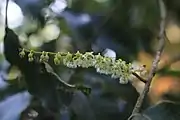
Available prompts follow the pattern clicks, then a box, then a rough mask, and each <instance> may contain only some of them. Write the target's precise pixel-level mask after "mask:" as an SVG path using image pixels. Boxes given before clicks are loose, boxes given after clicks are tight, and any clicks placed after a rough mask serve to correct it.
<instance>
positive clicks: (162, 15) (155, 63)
mask: <svg viewBox="0 0 180 120" xmlns="http://www.w3.org/2000/svg"><path fill="white" fill-rule="evenodd" d="M158 4H159V8H160V18H161V21H160V31H159V36H158V38H159V47H158V50H157V52H156V56H155V58H154V60H153V63H152V68H151V70H150V73H149V75H148V78H147V83H146V85H145V88H144V90H143V92H142V93H141V94H140V96H139V98H138V100H137V103H136V105H135V107H134V110H133V112H132V114H137V113H139V111H140V108H141V106H142V103H143V101H144V98H145V97H146V95H147V93H148V91H149V88H150V84H151V81H152V79H153V77H154V75H155V72H156V70H157V68H158V63H159V61H160V57H161V54H162V52H163V49H164V44H165V37H164V31H165V18H166V9H165V5H164V3H163V1H162V0H158Z"/></svg>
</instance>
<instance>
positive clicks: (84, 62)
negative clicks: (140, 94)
mask: <svg viewBox="0 0 180 120" xmlns="http://www.w3.org/2000/svg"><path fill="white" fill-rule="evenodd" d="M26 52H28V53H29V54H28V60H29V61H30V62H32V61H33V60H34V55H35V54H39V55H40V58H39V62H48V60H49V59H50V58H49V55H53V56H54V58H53V59H54V64H56V65H59V64H63V65H65V66H67V67H69V68H77V67H82V68H89V67H94V68H95V69H96V71H97V72H98V73H101V74H106V75H111V77H112V78H119V80H120V83H122V84H125V83H127V82H128V80H129V79H130V76H131V74H132V72H133V69H132V65H131V64H127V63H126V62H125V61H123V60H121V59H118V60H114V59H112V58H110V57H104V56H102V55H100V54H97V55H94V54H93V52H86V53H84V54H82V53H80V52H79V51H77V52H76V53H75V54H71V53H69V52H68V53H61V52H58V53H51V52H45V51H43V52H35V51H32V50H31V51H29V50H26V49H22V50H21V51H20V53H19V54H20V56H21V57H24V56H25V54H26Z"/></svg>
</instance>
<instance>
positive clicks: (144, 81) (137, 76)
mask: <svg viewBox="0 0 180 120" xmlns="http://www.w3.org/2000/svg"><path fill="white" fill-rule="evenodd" d="M132 75H134V76H135V77H136V78H138V79H139V80H140V81H141V82H143V83H146V82H147V81H146V80H145V79H143V78H142V77H141V76H139V75H138V74H137V73H135V72H133V73H132Z"/></svg>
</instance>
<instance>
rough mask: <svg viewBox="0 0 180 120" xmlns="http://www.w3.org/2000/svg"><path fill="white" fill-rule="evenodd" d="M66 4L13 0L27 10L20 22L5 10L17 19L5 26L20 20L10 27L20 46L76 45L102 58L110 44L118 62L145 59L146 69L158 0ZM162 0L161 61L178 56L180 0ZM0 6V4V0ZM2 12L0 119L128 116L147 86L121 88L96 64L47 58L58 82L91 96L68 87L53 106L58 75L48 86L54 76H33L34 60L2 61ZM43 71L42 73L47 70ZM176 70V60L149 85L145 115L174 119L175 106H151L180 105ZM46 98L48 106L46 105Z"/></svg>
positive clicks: (63, 48)
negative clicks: (71, 64)
mask: <svg viewBox="0 0 180 120" xmlns="http://www.w3.org/2000/svg"><path fill="white" fill-rule="evenodd" d="M53 1H56V2H57V3H61V5H60V4H58V5H56V6H55V7H54V10H56V11H54V12H53V11H52V10H49V8H48V6H51V5H52V4H53ZM67 1H68V3H66V1H65V0H52V1H48V2H47V1H44V0H32V1H31V0H15V2H16V3H17V4H19V6H20V7H21V10H22V12H23V13H24V14H23V15H24V18H23V23H20V20H19V19H18V17H17V16H18V15H17V14H16V15H15V14H14V12H9V13H8V14H9V16H11V17H8V18H9V19H12V18H14V19H12V20H10V21H15V22H11V23H10V22H9V24H12V25H10V26H15V25H13V24H20V26H18V27H15V28H12V29H13V31H14V32H15V33H16V34H17V35H18V37H19V41H20V44H21V45H22V46H23V47H25V48H28V49H34V50H38V51H49V52H72V53H75V52H76V51H78V50H79V51H80V52H89V51H93V52H95V53H101V54H102V55H103V54H104V51H105V50H106V49H107V48H108V49H111V50H112V51H114V52H115V53H116V58H117V59H119V58H121V59H123V60H125V61H127V62H132V63H134V64H145V65H146V66H147V69H148V70H149V68H150V67H151V64H152V59H153V55H154V51H155V50H156V47H157V46H156V44H157V40H156V36H157V31H158V26H159V8H158V5H157V3H156V0H150V1H148V0H137V1H134V0H126V1H124V0H89V1H87V0H86V1H85V0H67ZM164 2H165V4H166V6H167V9H168V19H167V27H166V32H167V37H168V40H167V41H166V47H165V50H164V53H163V57H162V59H161V63H163V62H165V61H167V60H169V59H171V58H172V56H173V55H177V54H180V49H179V48H180V47H179V46H180V36H179V34H180V31H179V30H180V29H179V17H180V16H179V12H180V2H179V0H164ZM66 4H67V5H66ZM0 6H1V8H2V4H1V3H0ZM9 7H11V5H9ZM57 7H58V8H57ZM55 8H57V9H55ZM2 11H3V10H2V9H1V17H0V100H1V102H0V119H1V120H30V119H33V120H53V119H54V120H55V119H57V120H117V119H121V120H126V119H127V118H128V117H129V116H130V114H131V112H132V109H133V107H134V105H135V103H136V100H137V97H138V96H139V92H141V91H142V89H143V87H144V83H142V82H140V81H138V80H137V79H136V78H134V79H132V80H130V82H129V83H128V84H126V85H122V84H119V82H118V79H112V78H111V77H110V76H108V75H101V74H99V73H97V72H96V70H95V69H93V68H88V69H84V68H77V69H71V68H67V67H65V66H61V65H60V66H55V65H54V64H53V60H52V61H50V62H49V64H50V66H52V69H53V70H54V72H55V73H57V74H58V76H60V78H61V79H62V80H64V81H65V82H67V83H69V84H77V85H78V84H80V85H85V86H88V87H90V88H91V89H92V92H91V94H90V95H89V96H85V95H84V94H82V92H81V91H75V92H74V93H73V94H72V92H68V91H63V90H62V89H60V90H59V94H58V96H59V98H60V103H61V104H60V105H58V104H56V103H55V102H54V101H53V100H55V99H54V97H52V96H53V95H54V94H51V90H52V89H54V90H55V89H56V88H55V87H56V86H57V84H58V82H57V81H56V80H55V81H56V82H55V83H53V81H54V80H52V78H51V75H50V76H49V73H46V74H44V75H42V76H41V77H37V76H36V75H39V74H41V70H40V69H39V68H41V67H42V66H41V65H39V64H35V65H34V66H33V67H34V68H33V67H32V65H31V64H28V65H27V66H22V68H23V71H22V69H19V68H18V69H17V67H15V66H14V65H10V64H9V63H8V62H7V60H5V58H4V51H3V49H2V48H3V37H4V25H3V23H4V16H3V14H2ZM10 11H13V10H10ZM13 16H16V17H13ZM15 18H17V19H15ZM10 41H11V44H13V43H14V41H13V39H12V40H10ZM14 46H15V44H14ZM10 53H11V54H10V56H11V57H12V58H14V57H15V54H14V51H11V52H10ZM109 56H111V54H110V55H109ZM161 63H160V64H161ZM18 64H21V63H18ZM31 68H33V69H31ZM37 68H38V69H37ZM42 68H44V67H42ZM30 69H31V71H30ZM42 70H45V71H46V69H42ZM172 70H173V71H172ZM178 70H180V63H179V62H176V63H174V64H172V65H170V67H168V68H165V70H164V71H161V73H160V74H158V75H157V76H156V77H155V79H154V81H153V83H152V86H151V88H152V89H151V91H150V92H149V96H148V97H147V100H146V101H145V102H144V106H143V110H145V111H144V114H147V116H149V117H150V118H151V119H152V120H156V119H158V117H159V116H160V117H162V118H159V119H158V120H160V119H163V120H165V118H168V119H171V118H172V117H174V119H175V120H176V119H177V120H178V119H179V114H178V113H179V111H180V110H179V108H178V107H177V106H178V105H174V104H172V105H169V103H168V104H166V103H162V104H158V105H156V103H157V102H159V101H161V100H164V99H168V100H171V101H175V102H179V100H180V99H179V94H180V89H179V87H178V86H179V84H180V81H179V76H178V75H179V72H178ZM24 73H26V74H24ZM27 74H28V76H27ZM174 74H176V75H174ZM47 76H48V77H47ZM27 77H28V79H29V81H30V82H29V84H28V83H27ZM46 77H47V78H46ZM48 78H49V79H48ZM49 80H52V81H49ZM51 85H52V86H51ZM27 86H29V88H27ZM175 86H177V87H175ZM30 88H31V89H30ZM32 89H33V90H35V91H34V93H32V92H31V90H32ZM49 90H50V91H49ZM55 91H56V90H55ZM48 92H49V93H48ZM37 93H38V94H37ZM35 94H36V95H35ZM40 95H42V96H41V99H38V97H40ZM56 97H57V96H55V98H56ZM149 98H150V99H149ZM51 100H52V101H51ZM47 101H48V102H49V103H48V104H46V102H47ZM151 104H155V107H153V108H148V107H149V106H150V105H151ZM49 105H50V106H51V105H52V106H53V107H56V108H58V110H57V111H56V112H53V111H51V110H50V109H49V108H48V106H49ZM7 106H9V107H7ZM147 108H148V109H147ZM166 110H167V111H166ZM171 111H175V112H171ZM166 113H167V114H166ZM176 113H177V114H176ZM139 120H140V119H139Z"/></svg>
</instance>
